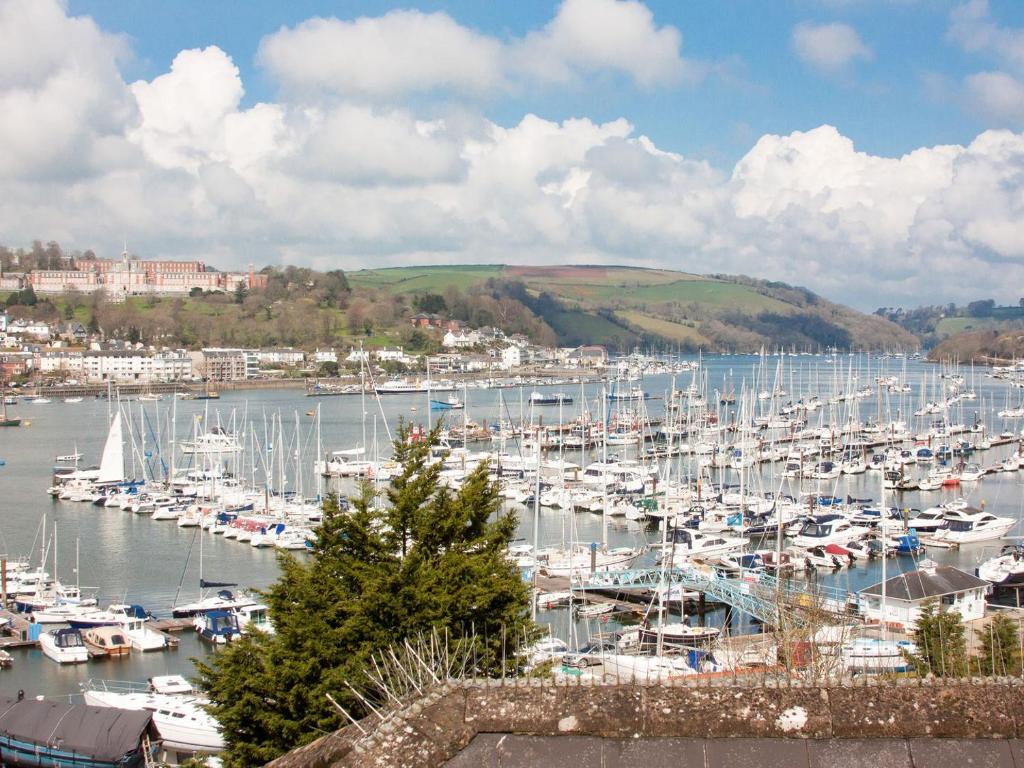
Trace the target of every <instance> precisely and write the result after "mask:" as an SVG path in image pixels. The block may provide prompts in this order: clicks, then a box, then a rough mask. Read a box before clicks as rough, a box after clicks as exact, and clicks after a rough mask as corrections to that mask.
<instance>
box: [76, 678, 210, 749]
mask: <svg viewBox="0 0 1024 768" xmlns="http://www.w3.org/2000/svg"><path fill="white" fill-rule="evenodd" d="M175 677H177V676H175ZM153 680H154V682H155V681H156V680H157V678H153ZM82 687H83V694H84V696H85V703H86V704H90V705H92V706H94V707H113V708H115V709H128V710H148V711H149V712H152V713H153V725H154V726H155V727H156V730H157V732H158V733H159V734H160V738H161V739H162V740H163V743H164V747H165V748H169V749H172V750H175V749H176V750H181V751H183V752H203V753H206V754H214V753H217V752H220V751H221V750H223V749H224V746H225V744H224V737H223V735H222V732H221V727H220V724H219V723H218V722H217V720H216V719H214V717H213V716H212V715H210V714H209V713H208V712H207V711H206V709H205V705H206V703H207V700H206V699H204V698H200V697H198V696H196V695H194V694H193V693H192V692H191V687H189V692H188V693H158V692H156V690H154V685H153V684H150V686H142V685H139V684H138V683H120V682H113V681H109V680H95V681H94V680H90V681H88V682H87V683H85V684H83V686H82ZM166 690H176V688H175V687H173V686H172V687H170V688H167V689H166Z"/></svg>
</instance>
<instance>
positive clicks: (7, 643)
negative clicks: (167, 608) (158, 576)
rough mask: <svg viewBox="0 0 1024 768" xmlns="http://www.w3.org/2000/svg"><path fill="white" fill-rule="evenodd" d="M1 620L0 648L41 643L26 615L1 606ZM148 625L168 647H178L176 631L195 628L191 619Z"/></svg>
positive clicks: (171, 620)
mask: <svg viewBox="0 0 1024 768" xmlns="http://www.w3.org/2000/svg"><path fill="white" fill-rule="evenodd" d="M0 622H4V626H3V631H4V632H5V633H6V635H5V636H3V637H0V650H8V649H10V648H33V647H35V646H37V645H39V641H38V640H30V639H29V635H30V628H31V627H32V626H33V624H32V622H31V621H29V620H28V619H27V618H25V616H24V615H22V614H20V613H16V612H14V611H10V610H7V609H6V608H0ZM146 626H147V627H149V628H150V629H152V630H153V631H154V632H159V633H160V634H162V635H164V636H165V637H166V638H167V645H168V647H177V645H178V643H179V640H178V638H177V637H175V636H174V633H178V632H184V631H186V630H188V631H191V630H194V629H195V626H194V625H193V624H192V620H191V619H154V620H152V621H149V622H147V623H146Z"/></svg>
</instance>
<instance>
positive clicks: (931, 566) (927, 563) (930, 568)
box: [917, 558, 936, 576]
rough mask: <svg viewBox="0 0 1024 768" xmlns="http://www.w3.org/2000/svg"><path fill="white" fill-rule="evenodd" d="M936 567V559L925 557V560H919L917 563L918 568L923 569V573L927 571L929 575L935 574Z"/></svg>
mask: <svg viewBox="0 0 1024 768" xmlns="http://www.w3.org/2000/svg"><path fill="white" fill-rule="evenodd" d="M935 567H936V563H935V561H934V560H929V559H927V558H925V559H924V560H922V561H921V562H919V563H918V564H917V570H919V571H921V573H926V574H928V575H929V576H934V575H935Z"/></svg>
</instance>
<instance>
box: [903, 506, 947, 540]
mask: <svg viewBox="0 0 1024 768" xmlns="http://www.w3.org/2000/svg"><path fill="white" fill-rule="evenodd" d="M946 512H947V510H945V509H943V508H942V507H929V508H928V509H924V510H922V511H921V512H919V513H918V514H917V515H915V516H914V517H912V518H910V519H909V520H907V528H909V529H911V530H913V531H916V532H917V533H918V534H922V533H935V531H937V530H938V529H939V528H941V527H942V526H944V525H945V524H946Z"/></svg>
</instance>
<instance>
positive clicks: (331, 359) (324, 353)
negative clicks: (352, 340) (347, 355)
mask: <svg viewBox="0 0 1024 768" xmlns="http://www.w3.org/2000/svg"><path fill="white" fill-rule="evenodd" d="M313 362H316V363H336V362H338V353H337V352H336V351H335V350H333V349H318V350H317V351H316V352H314V353H313Z"/></svg>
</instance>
